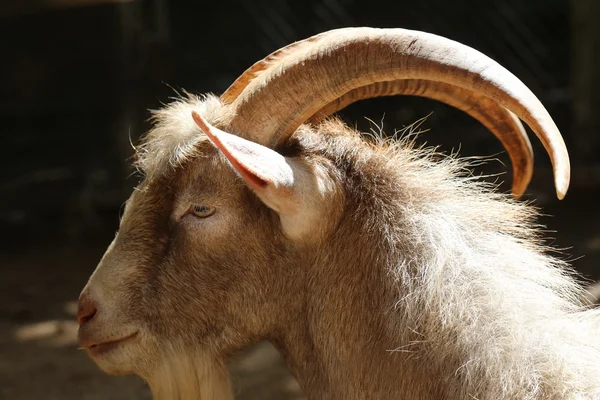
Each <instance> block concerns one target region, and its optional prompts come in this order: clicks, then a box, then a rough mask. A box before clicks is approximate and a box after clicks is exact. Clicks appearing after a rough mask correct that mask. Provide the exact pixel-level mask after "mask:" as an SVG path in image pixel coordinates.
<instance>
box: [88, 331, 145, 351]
mask: <svg viewBox="0 0 600 400" xmlns="http://www.w3.org/2000/svg"><path fill="white" fill-rule="evenodd" d="M137 334H138V332H137V331H136V332H133V333H131V334H129V335H126V336H122V337H119V338H116V339H109V340H105V341H102V342H91V341H90V342H89V343H81V347H83V348H84V349H85V350H87V351H88V352H89V353H90V354H91V355H100V354H103V353H106V352H107V351H110V350H112V349H114V348H116V347H117V346H119V345H120V344H122V343H123V342H125V341H127V340H130V339H133V338H134V337H135V336H137Z"/></svg>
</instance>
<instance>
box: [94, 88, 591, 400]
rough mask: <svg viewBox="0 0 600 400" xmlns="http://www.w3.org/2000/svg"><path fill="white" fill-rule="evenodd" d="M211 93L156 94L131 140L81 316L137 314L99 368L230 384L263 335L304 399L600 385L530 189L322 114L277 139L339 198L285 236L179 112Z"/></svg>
mask: <svg viewBox="0 0 600 400" xmlns="http://www.w3.org/2000/svg"><path fill="white" fill-rule="evenodd" d="M220 107H221V105H220V103H219V101H218V100H217V99H216V98H214V97H208V98H203V99H196V98H190V99H188V100H186V101H182V102H178V103H176V104H174V105H171V106H169V107H167V108H166V109H164V110H162V111H160V112H158V114H157V117H156V119H157V125H156V128H155V129H154V130H153V131H152V132H150V133H149V135H148V137H147V139H146V141H145V143H144V144H143V145H142V147H141V150H140V153H139V161H138V165H139V166H140V168H141V169H142V170H143V172H144V173H145V175H146V177H145V179H144V181H143V182H142V183H141V184H140V186H139V187H138V189H137V190H136V191H135V192H134V194H133V195H132V197H131V199H130V200H129V202H128V204H127V208H126V211H125V214H124V217H123V220H122V223H121V229H120V232H119V234H118V236H117V238H116V239H115V242H114V243H113V245H111V247H110V248H109V250H108V251H107V254H106V255H105V257H104V258H103V260H102V262H101V263H100V265H99V267H98V270H97V272H96V273H95V274H94V275H93V276H92V278H91V279H90V283H89V284H88V287H89V290H90V291H91V294H92V296H93V297H94V298H96V300H97V301H98V302H99V304H101V308H99V312H98V315H97V319H98V320H99V322H98V321H94V322H93V324H96V325H95V326H94V325H92V326H91V327H88V330H89V331H90V332H92V330H101V329H109V328H106V326H110V325H111V324H112V325H114V324H119V325H126V326H130V325H131V326H132V327H135V328H136V329H138V330H139V332H140V333H139V335H138V338H137V339H136V340H135V341H133V342H132V343H130V344H127V345H125V344H123V346H122V347H123V349H122V350H120V351H119V352H114V353H117V354H109V355H107V356H106V357H104V358H103V357H99V358H95V361H96V362H97V363H98V364H99V365H100V366H101V367H102V368H104V369H105V370H106V371H108V372H112V373H136V374H139V375H141V376H142V377H144V378H145V379H146V380H148V381H149V383H150V386H151V387H152V388H153V391H154V392H155V394H156V395H157V397H160V398H182V399H193V398H200V399H206V398H208V399H211V398H214V399H220V398H227V397H228V396H229V394H224V393H226V392H227V390H226V389H225V387H226V385H227V383H226V382H227V379H226V376H225V375H223V373H222V371H223V370H222V369H221V368H222V365H223V362H224V360H225V359H226V358H227V357H228V356H229V355H230V354H232V353H233V352H235V351H237V350H239V349H241V348H242V347H244V346H246V345H248V344H250V343H253V342H256V341H258V340H260V339H263V338H266V339H269V340H271V341H272V342H274V343H275V344H276V346H277V347H278V348H279V349H280V351H281V353H282V354H283V356H284V358H285V360H286V362H287V364H288V366H289V367H290V369H291V370H292V372H293V373H294V374H295V375H296V377H297V378H298V380H299V382H300V384H301V385H302V387H303V389H304V391H305V392H306V393H307V395H308V397H309V398H311V399H344V400H352V399H357V400H358V399H415V400H418V399H432V398H435V399H467V398H473V399H482V400H483V399H588V398H600V383H599V380H598V376H600V343H599V340H598V338H597V334H595V332H597V329H598V325H599V324H598V321H599V316H598V313H597V311H592V310H587V311H586V310H585V309H584V308H583V306H582V305H581V304H580V303H579V302H578V301H577V300H576V299H577V298H580V296H581V294H582V290H581V288H580V287H579V286H578V285H577V284H576V283H575V281H574V280H573V279H572V278H571V277H569V273H568V270H567V269H566V267H565V265H564V264H563V263H562V262H560V261H558V260H557V259H555V258H552V257H550V256H548V255H546V252H547V249H546V248H545V247H543V246H542V245H541V244H540V243H539V239H538V237H537V236H538V234H539V231H538V230H537V228H536V227H535V226H534V225H533V224H532V221H533V219H534V217H535V210H534V209H533V208H531V207H529V206H526V205H523V204H521V203H517V202H515V201H513V200H512V199H511V198H510V197H509V196H505V195H502V194H498V193H496V192H495V191H494V190H493V188H490V187H489V186H488V185H486V184H485V183H482V182H480V181H478V180H476V179H474V178H473V177H471V176H469V175H468V174H466V171H467V169H466V165H465V164H464V163H462V162H460V161H458V160H456V159H454V158H448V157H442V156H440V155H437V154H434V153H432V152H431V151H427V150H423V149H415V148H413V147H412V145H411V144H410V143H409V142H407V141H404V142H400V143H397V142H384V141H382V140H375V141H367V140H365V139H364V138H363V137H361V136H360V135H359V134H358V133H356V132H354V131H352V130H350V129H349V128H348V127H346V126H345V125H343V124H342V123H341V122H339V121H336V120H331V121H326V122H324V123H323V124H321V125H319V126H318V127H315V128H312V127H309V126H302V127H301V128H300V129H299V130H298V131H297V132H296V134H295V136H294V137H293V138H292V140H291V141H290V142H289V143H288V145H287V146H286V147H285V148H284V149H282V150H281V151H282V153H283V154H284V155H286V156H288V157H291V158H293V159H295V160H299V161H301V162H302V163H305V164H306V165H312V166H319V167H320V168H324V169H326V170H327V171H328V175H327V176H328V177H329V178H328V179H330V183H331V184H332V185H333V186H335V187H336V191H335V195H334V196H333V197H332V198H331V199H329V200H328V204H323V205H322V206H323V207H332V204H333V205H334V206H335V207H334V208H336V209H338V211H340V212H339V213H337V214H336V213H333V214H331V217H330V218H328V219H323V220H321V221H320V224H319V226H318V227H317V226H315V231H318V232H319V238H320V239H319V240H316V241H304V240H291V239H289V238H288V237H286V236H285V235H284V234H283V232H282V228H281V224H280V222H279V218H278V215H277V214H276V213H275V212H274V211H272V210H271V209H269V208H268V207H266V206H265V205H264V204H262V203H261V202H260V201H259V200H258V198H257V197H256V196H255V195H254V193H253V192H252V191H251V190H250V189H248V188H247V187H246V186H245V185H244V183H243V182H242V180H241V179H240V178H239V177H238V175H236V174H235V173H234V172H233V170H232V169H231V167H230V165H229V164H228V162H227V161H225V159H224V158H223V156H221V155H220V154H219V153H218V152H217V150H215V149H214V148H213V147H212V145H211V144H210V143H209V142H208V141H206V140H205V139H203V137H202V135H200V133H199V132H198V130H197V129H196V128H195V127H194V125H193V122H192V121H191V117H190V113H191V110H197V111H199V112H201V113H202V114H203V115H204V117H205V118H207V119H208V120H209V121H210V122H211V123H213V124H218V123H219V118H220V117H221V115H220V114H219V110H220ZM190 204H208V205H211V206H215V207H216V209H217V211H216V213H215V214H214V215H213V216H212V217H210V218H207V219H196V218H193V217H191V216H189V215H186V211H187V210H188V209H189V207H190ZM338 215H339V217H338ZM117 310H118V311H117ZM103 315H106V317H103ZM83 329H84V330H85V327H84V328H83ZM83 334H84V335H85V334H87V332H84V333H83ZM90 334H92V333H90ZM174 349H176V350H174ZM213 366H214V368H213ZM186 371H187V372H186ZM190 371H193V372H190ZM207 371H208V372H207ZM210 371H215V374H214V376H213V374H212V373H210ZM188 372H189V374H188ZM186 374H187V375H186ZM188 375H189V376H188ZM181 377H183V379H179V378H181ZM186 377H187V378H186ZM165 379H168V380H170V381H171V382H172V385H171V386H169V385H168V384H167V383H165V382H164V381H165ZM201 381H204V383H202V382H201ZM186 382H187V383H186ZM190 382H191V383H190ZM215 382H217V383H215ZM203 385H214V386H215V387H216V389H214V391H213V393H212V394H205V395H201V394H200V393H199V392H198V391H200V390H201V389H200V387H202V386H203ZM169 387H170V389H165V388H169ZM159 388H160V389H159ZM165 390H167V391H168V390H170V391H172V394H171V395H169V394H168V393H166V392H165ZM159 392H160V393H159ZM169 396H171V397H169Z"/></svg>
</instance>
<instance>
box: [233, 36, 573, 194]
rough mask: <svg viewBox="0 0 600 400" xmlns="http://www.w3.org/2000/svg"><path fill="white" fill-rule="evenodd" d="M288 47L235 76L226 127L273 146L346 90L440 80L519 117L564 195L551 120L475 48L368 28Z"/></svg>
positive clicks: (565, 162) (560, 144) (564, 167)
mask: <svg viewBox="0 0 600 400" xmlns="http://www.w3.org/2000/svg"><path fill="white" fill-rule="evenodd" d="M292 47H293V51H290V52H289V54H283V55H281V54H279V56H278V57H274V58H277V63H276V65H275V66H274V67H272V68H271V67H270V61H269V59H268V58H267V59H266V60H265V61H263V62H259V63H257V64H255V66H253V67H252V68H251V70H252V69H254V71H256V72H257V74H258V76H256V78H254V79H252V78H251V75H247V74H244V75H242V77H241V78H243V79H242V80H239V79H238V81H236V83H234V85H233V86H232V88H230V90H228V92H227V93H226V94H225V95H224V96H223V99H224V101H225V102H226V103H227V102H230V103H229V104H227V105H226V107H227V108H228V110H229V113H228V115H230V116H231V119H230V120H229V121H228V122H226V123H225V125H228V126H227V130H229V131H231V132H234V133H238V134H241V135H244V136H246V137H248V138H250V139H252V140H255V141H257V142H259V143H261V144H264V145H267V146H269V147H271V148H277V147H278V146H280V145H282V144H283V143H285V142H286V141H287V139H288V138H289V137H290V136H291V135H292V134H293V133H294V131H295V130H296V129H297V128H298V126H300V125H301V124H302V123H304V122H305V121H307V120H308V119H309V118H310V117H312V116H313V115H315V114H316V113H317V112H318V111H319V110H321V108H323V107H325V106H326V105H328V104H330V103H331V102H333V101H335V100H336V99H338V98H340V97H342V96H343V95H344V94H346V93H348V92H350V91H352V90H354V89H357V88H360V87H363V86H367V85H371V84H374V83H376V82H383V81H394V80H400V79H423V80H429V81H434V82H443V83H446V84H450V85H453V86H457V87H459V88H463V89H466V90H470V91H473V92H475V93H478V94H480V95H482V96H485V97H487V98H490V99H492V100H494V101H495V102H497V103H499V104H500V105H502V106H504V107H505V108H507V109H508V110H510V111H512V112H513V113H515V114H516V115H517V116H518V117H519V118H521V119H522V120H523V121H525V122H526V123H527V124H528V125H529V126H530V127H531V128H532V130H533V131H534V133H535V134H536V135H537V136H538V138H540V140H541V141H542V143H543V144H544V147H545V148H546V150H547V151H548V153H549V155H550V159H551V161H552V165H553V170H554V180H555V186H556V193H557V196H558V197H559V198H561V199H562V198H563V197H564V195H565V194H566V192H567V189H568V186H569V175H570V166H569V157H568V153H567V150H566V146H565V144H564V141H563V139H562V137H561V135H560V132H559V130H558V128H557V127H556V125H555V123H554V121H553V120H552V118H551V117H550V115H549V114H548V112H547V111H546V109H545V108H544V106H543V105H542V104H541V102H540V101H539V100H538V99H537V97H536V96H535V95H534V94H533V93H532V92H531V91H530V90H529V89H528V88H527V86H526V85H525V84H523V82H521V81H520V80H519V79H518V78H517V77H515V76H514V75H513V74H512V73H510V72H509V71H508V70H506V69H505V68H503V67H502V66H501V65H500V64H498V63H497V62H495V61H494V60H492V59H490V58H489V57H487V56H485V55H484V54H482V53H480V52H478V51H477V50H474V49H472V48H470V47H468V46H465V45H462V44H460V43H457V42H454V41H452V40H449V39H446V38H443V37H440V36H436V35H432V34H428V33H424V32H417V31H410V30H405V29H374V28H346V29H339V30H334V31H329V32H326V33H324V34H321V35H317V36H315V37H312V38H309V39H306V40H304V41H302V42H299V43H297V44H294V45H292ZM284 49H286V48H284ZM287 49H290V47H288V48H287ZM280 52H281V51H280ZM280 52H277V53H275V54H278V53H280ZM259 72H260V73H259Z"/></svg>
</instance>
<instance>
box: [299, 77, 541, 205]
mask: <svg viewBox="0 0 600 400" xmlns="http://www.w3.org/2000/svg"><path fill="white" fill-rule="evenodd" d="M395 95H411V96H420V97H426V98H430V99H434V100H437V101H441V102H443V103H446V104H448V105H450V106H452V107H455V108H457V109H459V110H461V111H464V112H466V113H467V114H469V115H470V116H472V117H473V118H475V119H477V120H478V121H479V122H481V123H482V124H483V125H484V126H485V127H486V128H488V129H489V130H490V131H491V132H492V133H493V134H494V135H495V136H496V137H497V138H498V139H499V140H500V142H501V143H502V145H503V146H504V148H505V149H506V150H507V152H508V155H509V156H510V159H511V162H512V165H513V184H512V193H513V196H514V197H516V198H519V197H521V196H522V195H523V193H525V190H526V189H527V185H529V182H530V181H531V176H532V174H533V149H532V148H531V142H530V141H529V137H528V136H527V132H525V128H524V127H523V125H522V124H521V121H519V119H518V118H517V117H516V116H515V115H514V114H513V113H512V112H510V111H508V110H507V109H506V108H504V107H502V106H501V105H500V104H498V103H496V102H495V101H493V100H491V99H489V98H487V97H485V96H483V95H480V94H477V93H475V92H473V91H471V90H467V89H462V88H459V87H457V86H453V85H449V84H447V83H442V82H433V81H426V80H421V79H402V80H397V81H385V82H376V83H373V84H370V85H367V86H362V87H359V88H356V89H354V90H351V91H350V92H348V93H346V94H344V95H343V96H341V97H339V98H337V99H336V100H334V101H332V102H331V103H329V104H328V105H326V106H325V107H323V108H321V109H320V110H319V111H318V112H317V113H316V114H315V115H313V116H312V117H311V118H310V120H309V121H310V122H312V123H318V122H320V121H321V120H323V119H325V118H326V117H328V116H330V115H331V114H334V113H336V112H338V111H339V110H342V109H344V108H345V107H347V106H349V105H350V104H352V103H354V102H357V101H360V100H363V99H370V98H373V97H382V96H395Z"/></svg>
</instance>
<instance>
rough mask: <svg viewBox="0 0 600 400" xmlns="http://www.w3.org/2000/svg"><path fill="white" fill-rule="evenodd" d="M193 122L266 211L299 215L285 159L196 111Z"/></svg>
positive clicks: (285, 214) (281, 214)
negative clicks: (253, 193) (267, 209)
mask: <svg viewBox="0 0 600 400" xmlns="http://www.w3.org/2000/svg"><path fill="white" fill-rule="evenodd" d="M192 118H193V119H194V121H195V122H196V124H197V125H198V127H199V128H200V129H202V131H204V133H205V134H206V136H207V137H208V138H209V139H210V141H211V142H212V144H213V145H214V146H215V147H217V148H218V149H219V150H220V151H221V153H223V155H224V156H225V157H226V158H227V159H228V160H229V162H230V163H231V165H232V167H233V168H234V169H235V171H237V173H238V174H239V175H240V176H241V177H242V178H243V179H244V181H245V182H246V184H247V185H248V186H249V187H250V188H251V189H252V190H253V191H254V192H255V193H256V194H257V195H258V197H260V199H261V200H262V201H263V202H264V203H265V204H266V205H267V206H268V207H270V208H272V209H273V210H275V211H276V212H277V213H278V214H279V215H280V216H281V217H282V218H284V217H291V216H292V215H293V214H295V213H297V212H298V210H299V209H300V208H301V207H299V200H300V199H298V198H297V197H298V196H296V195H295V192H296V191H295V190H294V183H295V181H294V167H293V166H292V165H291V164H290V163H288V160H286V158H285V157H283V156H282V155H281V154H279V153H277V152H276V151H273V150H271V149H269V148H267V147H265V146H261V145H260V144H257V143H254V142H251V141H249V140H246V139H242V138H241V137H239V136H235V135H232V134H230V133H227V132H224V131H222V130H220V129H218V128H216V127H214V126H212V125H210V124H209V123H208V122H207V121H206V120H205V119H204V118H203V117H202V116H201V115H200V114H198V113H197V112H195V111H193V112H192Z"/></svg>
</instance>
